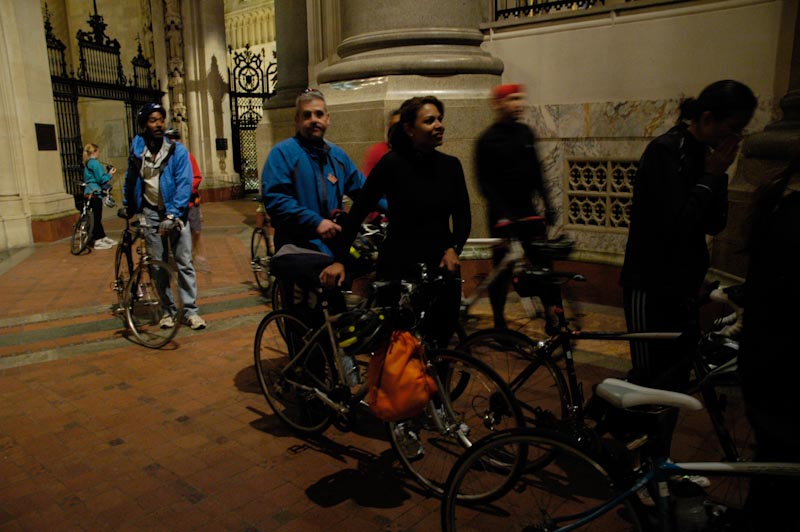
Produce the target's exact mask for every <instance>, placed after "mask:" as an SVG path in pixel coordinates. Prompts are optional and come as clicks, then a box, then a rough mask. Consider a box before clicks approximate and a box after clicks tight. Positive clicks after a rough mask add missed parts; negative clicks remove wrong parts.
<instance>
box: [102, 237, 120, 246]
mask: <svg viewBox="0 0 800 532" xmlns="http://www.w3.org/2000/svg"><path fill="white" fill-rule="evenodd" d="M100 241H101V242H105V243H106V244H109V245H111V246H116V245H117V244H119V242H117V241H116V240H114V239H113V238H108V237H107V236H104V237H103V238H101V239H100Z"/></svg>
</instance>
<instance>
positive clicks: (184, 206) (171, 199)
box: [122, 135, 193, 221]
mask: <svg viewBox="0 0 800 532" xmlns="http://www.w3.org/2000/svg"><path fill="white" fill-rule="evenodd" d="M164 142H165V143H166V144H167V145H168V146H169V149H170V154H169V155H167V157H166V158H165V160H163V161H161V163H160V166H161V175H160V177H159V182H158V183H159V189H160V192H161V198H162V199H163V200H164V211H165V212H164V214H165V215H166V214H172V215H173V216H175V217H178V218H180V219H181V220H183V221H186V216H187V212H188V208H189V198H190V197H191V195H192V179H193V177H192V165H191V163H190V161H189V151H188V150H187V149H186V147H185V146H184V145H183V144H181V143H180V142H170V141H169V139H167V138H166V137H164ZM146 149H147V148H146V145H145V141H144V137H142V136H141V135H136V136H135V137H134V138H133V142H132V143H131V151H130V154H129V155H128V171H127V172H126V173H125V184H124V187H123V200H122V201H123V205H125V206H126V207H128V208H129V209H131V208H132V209H133V211H132V212H134V213H139V212H142V206H143V203H144V179H143V178H142V165H143V164H144V154H145V151H146Z"/></svg>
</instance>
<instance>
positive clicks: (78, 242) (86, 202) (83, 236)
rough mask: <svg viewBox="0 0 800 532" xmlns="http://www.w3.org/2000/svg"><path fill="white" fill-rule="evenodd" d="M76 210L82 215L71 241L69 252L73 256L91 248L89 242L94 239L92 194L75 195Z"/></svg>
mask: <svg viewBox="0 0 800 532" xmlns="http://www.w3.org/2000/svg"><path fill="white" fill-rule="evenodd" d="M85 185H86V183H80V184H79V186H80V187H81V188H83V187H84V186H85ZM73 196H74V198H75V208H76V209H78V212H80V215H79V216H78V219H77V221H76V222H75V224H74V225H73V226H72V238H71V239H70V241H69V251H70V253H72V254H73V255H80V254H81V253H83V252H84V251H86V249H88V248H89V241H90V240H91V239H92V231H93V230H94V212H93V211H92V206H91V201H90V200H91V199H92V195H91V194H84V193H83V192H81V193H80V194H74V195H73Z"/></svg>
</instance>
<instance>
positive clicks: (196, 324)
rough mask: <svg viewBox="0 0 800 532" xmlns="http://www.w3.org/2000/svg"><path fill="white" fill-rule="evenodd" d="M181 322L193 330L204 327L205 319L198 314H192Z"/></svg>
mask: <svg viewBox="0 0 800 532" xmlns="http://www.w3.org/2000/svg"><path fill="white" fill-rule="evenodd" d="M183 323H185V324H186V325H188V326H189V327H190V328H191V329H192V330H193V331H196V330H198V329H205V328H206V320H204V319H203V318H201V317H200V315H199V314H192V315H191V316H186V317H185V318H184V319H183Z"/></svg>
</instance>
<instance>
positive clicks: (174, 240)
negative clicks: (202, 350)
mask: <svg viewBox="0 0 800 532" xmlns="http://www.w3.org/2000/svg"><path fill="white" fill-rule="evenodd" d="M142 212H143V213H144V216H145V219H146V220H147V228H146V230H145V240H146V242H147V249H148V250H149V251H150V253H151V254H152V256H153V257H154V258H156V259H159V260H163V261H164V262H169V261H168V256H167V254H166V252H165V250H164V244H163V242H162V240H161V235H159V234H158V224H160V223H161V220H162V216H161V214H159V212H158V211H156V210H153V209H150V208H148V207H144V208H143V209H142ZM169 238H170V239H171V241H170V243H171V245H172V252H173V253H174V254H175V266H176V267H177V270H178V290H179V292H180V294H179V295H180V297H181V301H183V313H184V316H185V317H187V318H188V317H189V316H192V315H193V314H197V275H196V274H195V271H194V264H193V263H192V233H191V231H190V230H189V224H185V225H184V226H183V230H182V231H181V232H180V233H172V234H171V235H170V236H169ZM166 295H167V298H168V299H169V300H170V308H169V309H168V312H169V313H170V315H172V316H174V315H175V311H176V308H175V304H174V303H173V301H174V300H173V299H172V297H173V296H172V294H171V293H170V291H169V290H167V292H166Z"/></svg>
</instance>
